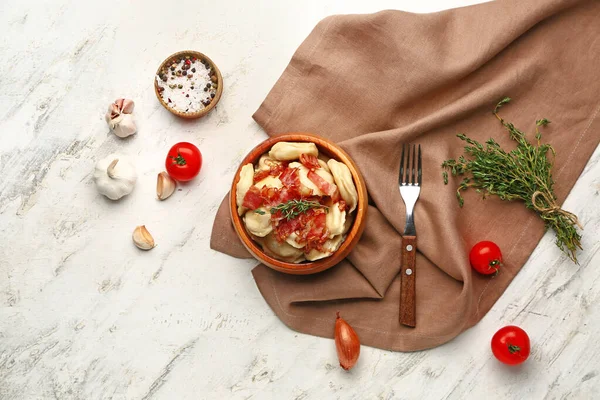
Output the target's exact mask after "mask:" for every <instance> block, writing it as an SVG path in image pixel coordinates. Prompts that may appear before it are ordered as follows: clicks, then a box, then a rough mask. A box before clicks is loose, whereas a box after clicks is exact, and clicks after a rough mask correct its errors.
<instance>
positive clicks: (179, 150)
mask: <svg viewBox="0 0 600 400" xmlns="http://www.w3.org/2000/svg"><path fill="white" fill-rule="evenodd" d="M165 166H166V167H167V172H168V173H169V175H171V178H173V179H175V180H176V181H180V182H185V181H190V180H192V179H194V177H195V176H196V175H198V173H199V172H200V167H202V154H201V153H200V150H198V148H197V147H196V146H194V145H193V144H191V143H188V142H180V143H177V144H176V145H174V146H173V147H171V150H169V153H168V154H167V160H166V161H165Z"/></svg>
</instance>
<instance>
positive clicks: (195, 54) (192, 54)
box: [154, 50, 223, 119]
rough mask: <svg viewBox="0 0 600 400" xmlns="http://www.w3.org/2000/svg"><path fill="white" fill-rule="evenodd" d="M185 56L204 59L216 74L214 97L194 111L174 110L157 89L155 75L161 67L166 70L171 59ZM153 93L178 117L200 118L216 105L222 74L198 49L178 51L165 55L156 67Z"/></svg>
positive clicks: (219, 94) (221, 88) (220, 89)
mask: <svg viewBox="0 0 600 400" xmlns="http://www.w3.org/2000/svg"><path fill="white" fill-rule="evenodd" d="M186 56H190V57H195V58H197V59H198V60H206V61H207V62H208V64H209V66H210V67H211V69H212V70H213V71H214V74H215V75H216V76H217V85H218V87H217V92H216V93H215V97H214V98H213V99H212V100H211V102H210V104H209V105H208V106H206V107H204V108H203V109H202V110H199V111H196V112H181V111H177V110H174V109H173V108H171V107H169V105H168V104H167V103H165V101H164V100H163V98H162V96H161V95H160V92H159V91H158V82H156V76H157V75H158V74H159V73H160V72H161V71H162V70H163V69H165V68H166V69H167V70H168V66H169V65H170V64H171V63H172V62H173V60H177V59H181V58H182V57H186ZM200 65H202V64H200ZM154 93H155V94H156V98H157V99H158V101H160V104H162V105H163V107H164V108H166V109H167V110H169V112H171V113H173V114H175V115H177V116H178V117H181V118H187V119H194V118H200V117H204V116H205V115H206V114H208V113H209V112H210V110H212V109H213V108H214V107H215V106H216V105H217V103H218V102H219V100H220V99H221V94H222V93H223V76H222V75H221V71H219V68H217V66H216V64H215V63H214V62H213V61H212V60H211V59H210V58H208V57H207V56H205V55H204V54H202V53H200V52H199V51H193V50H184V51H179V52H177V53H174V54H171V55H170V56H169V57H167V59H165V60H164V61H163V62H162V64H160V66H159V67H158V69H157V70H156V75H155V76H154Z"/></svg>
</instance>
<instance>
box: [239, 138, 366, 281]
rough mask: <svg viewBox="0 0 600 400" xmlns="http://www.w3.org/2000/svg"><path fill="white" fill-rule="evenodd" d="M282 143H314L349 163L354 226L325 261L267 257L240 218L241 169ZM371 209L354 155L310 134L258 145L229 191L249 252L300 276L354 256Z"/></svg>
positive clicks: (247, 158) (241, 238)
mask: <svg viewBox="0 0 600 400" xmlns="http://www.w3.org/2000/svg"><path fill="white" fill-rule="evenodd" d="M278 142H312V143H314V144H316V145H317V148H318V149H319V152H320V153H323V154H325V155H326V156H328V157H330V158H333V159H335V160H337V161H340V162H342V163H344V164H346V166H347V167H348V168H349V169H350V172H351V173H352V178H353V179H354V184H355V185H356V191H357V193H358V204H357V206H356V210H355V211H354V212H355V219H354V223H353V225H352V227H351V228H350V230H349V231H348V234H347V236H346V240H344V242H343V243H342V244H341V246H340V248H339V249H338V250H337V251H336V252H335V253H333V254H332V255H331V256H329V257H326V258H322V259H320V260H317V261H305V262H302V263H299V264H294V263H288V262H285V261H281V260H278V259H276V258H273V257H270V256H268V255H267V254H265V252H264V251H263V249H262V248H261V247H260V245H259V244H258V243H256V242H255V241H254V240H252V238H251V237H250V235H249V233H248V232H247V231H246V228H245V225H244V222H243V220H242V217H240V216H239V215H238V213H237V204H236V199H235V192H236V186H237V183H238V181H239V179H240V170H241V169H242V166H244V165H246V164H248V163H252V164H254V165H256V163H257V162H258V159H259V158H260V156H261V155H263V154H264V153H266V152H268V151H269V150H270V149H271V147H272V146H273V145H274V144H275V143H278ZM367 208H368V198H367V186H366V185H365V181H364V179H363V177H362V175H361V174H360V171H359V170H358V167H357V166H356V164H355V163H354V161H352V159H351V158H350V156H349V155H348V154H347V153H346V152H345V151H344V150H342V149H341V148H340V147H338V146H337V145H336V144H334V143H332V142H330V141H329V140H327V139H324V138H322V137H320V136H317V135H313V134H310V133H285V134H281V135H278V136H274V137H272V138H270V139H267V140H265V141H264V142H262V143H261V144H259V145H258V146H256V147H255V148H254V149H252V151H250V153H249V154H248V155H247V156H246V157H245V158H244V160H243V161H242V163H241V164H240V166H239V167H238V169H237V171H236V173H235V177H234V178H233V182H232V183H231V190H230V191H229V212H230V214H231V220H232V221H233V226H234V228H235V231H236V232H237V234H238V236H239V238H240V240H241V241H242V243H243V244H244V246H245V247H246V249H248V251H249V252H250V253H251V254H252V255H253V256H254V257H255V258H256V259H257V260H258V261H260V262H262V263H263V264H265V265H266V266H268V267H270V268H273V269H275V270H277V271H280V272H285V273H288V274H296V275H306V274H315V273H317V272H321V271H324V270H326V269H328V268H331V267H333V266H334V265H336V264H337V263H339V262H340V261H342V260H343V259H344V258H345V257H346V256H347V255H348V254H349V253H350V251H351V250H352V248H353V247H354V246H355V245H356V243H358V240H359V239H360V236H361V235H362V233H363V230H364V228H365V222H366V215H367Z"/></svg>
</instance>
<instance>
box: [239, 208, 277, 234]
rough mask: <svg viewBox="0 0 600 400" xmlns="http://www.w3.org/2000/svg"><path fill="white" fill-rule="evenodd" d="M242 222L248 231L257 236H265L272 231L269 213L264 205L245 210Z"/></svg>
mask: <svg viewBox="0 0 600 400" xmlns="http://www.w3.org/2000/svg"><path fill="white" fill-rule="evenodd" d="M257 211H258V212H257ZM244 224H245V225H246V229H247V230H248V232H250V233H251V234H252V235H254V236H258V237H265V236H267V235H268V234H269V233H271V231H273V225H271V213H270V212H269V211H267V209H266V208H264V207H260V208H257V209H256V210H249V211H246V214H244Z"/></svg>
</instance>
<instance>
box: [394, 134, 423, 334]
mask: <svg viewBox="0 0 600 400" xmlns="http://www.w3.org/2000/svg"><path fill="white" fill-rule="evenodd" d="M406 148H408V150H407V151H406ZM410 150H411V146H410V144H409V145H408V146H406V145H402V157H401V159H400V177H399V178H398V184H399V186H400V195H401V196H402V200H403V201H404V204H405V206H406V225H405V226H404V234H403V235H402V268H401V269H400V280H401V286H400V288H401V289H400V323H401V324H402V325H406V326H411V327H415V325H416V315H415V314H416V312H415V309H416V302H415V277H416V256H417V231H416V229H415V220H414V217H413V210H414V208H415V203H416V202H417V199H418V198H419V194H420V193H421V175H422V170H421V145H419V153H418V158H417V155H416V146H415V145H414V144H413V145H412V158H411V156H410ZM405 153H406V165H405V164H404V154H405ZM415 159H418V161H417V168H416V169H415ZM411 161H412V167H411Z"/></svg>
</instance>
